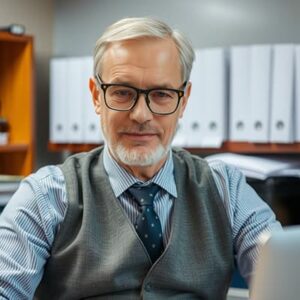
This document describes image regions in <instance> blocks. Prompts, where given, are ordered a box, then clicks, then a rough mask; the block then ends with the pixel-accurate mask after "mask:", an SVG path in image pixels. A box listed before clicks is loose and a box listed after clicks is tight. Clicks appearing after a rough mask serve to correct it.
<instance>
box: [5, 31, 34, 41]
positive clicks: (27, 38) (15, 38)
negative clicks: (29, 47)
mask: <svg viewBox="0 0 300 300" xmlns="http://www.w3.org/2000/svg"><path fill="white" fill-rule="evenodd" d="M31 40H32V37H31V36H28V35H17V34H11V33H9V32H4V31H2V32H1V40H0V43H3V42H16V43H20V42H25V43H27V42H30V41H31Z"/></svg>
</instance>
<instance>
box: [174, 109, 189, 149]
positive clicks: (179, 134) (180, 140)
mask: <svg viewBox="0 0 300 300" xmlns="http://www.w3.org/2000/svg"><path fill="white" fill-rule="evenodd" d="M188 105H189V104H188ZM186 122H187V119H186V114H184V115H183V118H181V119H179V120H178V124H177V128H176V133H175V135H174V138H173V141H172V146H173V147H186V146H187V135H186V132H187V130H186V129H185V126H186V125H187V124H186Z"/></svg>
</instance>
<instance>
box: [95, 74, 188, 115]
mask: <svg viewBox="0 0 300 300" xmlns="http://www.w3.org/2000/svg"><path fill="white" fill-rule="evenodd" d="M95 77H96V80H97V82H98V84H99V86H100V87H101V89H102V90H103V94H104V101H105V105H106V106H107V107H108V108H110V109H112V110H117V111H129V110H131V109H132V108H133V107H134V106H135V105H136V103H137V101H138V99H139V97H140V94H144V95H145V100H146V104H147V106H148V108H149V110H150V111H151V112H152V113H154V114H157V115H170V114H172V113H174V112H175V111H176V110H177V108H178V106H179V103H180V100H181V98H182V96H183V95H184V90H180V89H179V90H176V89H168V88H153V89H149V90H143V89H138V88H136V87H133V86H129V85H126V84H118V83H103V81H102V79H101V77H100V76H99V74H96V76H95ZM185 86H186V82H184V83H183V85H182V87H183V89H184V88H185Z"/></svg>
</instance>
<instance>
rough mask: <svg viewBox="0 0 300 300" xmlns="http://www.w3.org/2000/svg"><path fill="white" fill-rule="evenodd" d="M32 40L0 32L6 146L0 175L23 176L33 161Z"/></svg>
mask: <svg viewBox="0 0 300 300" xmlns="http://www.w3.org/2000/svg"><path fill="white" fill-rule="evenodd" d="M33 55H34V49H33V37H32V36H28V35H13V34H10V33H7V32H0V70H1V76H0V106H1V112H0V114H1V117H4V118H5V119H6V120H7V122H8V124H9V144H7V145H0V173H2V174H10V175H20V176H26V175H29V174H30V173H32V171H33V170H34V162H35V136H36V135H35V92H34V91H35V83H34V77H35V67H34V57H33Z"/></svg>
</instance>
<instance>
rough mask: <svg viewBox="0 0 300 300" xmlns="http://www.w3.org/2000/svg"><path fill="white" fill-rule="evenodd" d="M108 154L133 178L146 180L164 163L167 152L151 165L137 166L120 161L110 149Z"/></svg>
mask: <svg viewBox="0 0 300 300" xmlns="http://www.w3.org/2000/svg"><path fill="white" fill-rule="evenodd" d="M109 152H110V155H111V156H112V157H113V159H114V160H115V161H116V162H117V163H118V164H119V165H120V166H121V167H123V168H124V169H125V170H126V171H127V172H129V173H130V174H132V175H133V176H134V177H135V178H138V179H139V180H141V181H147V180H149V179H151V178H152V177H154V175H155V174H156V173H157V172H158V171H159V170H160V169H161V168H162V166H163V165H164V163H165V162H166V160H167V158H168V155H169V152H168V153H167V154H165V155H164V156H163V157H162V159H161V160H160V161H158V162H157V163H155V164H153V165H149V166H139V165H128V164H125V163H123V162H122V161H120V159H118V158H117V157H115V155H114V154H113V153H112V152H111V151H110V149H109Z"/></svg>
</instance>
